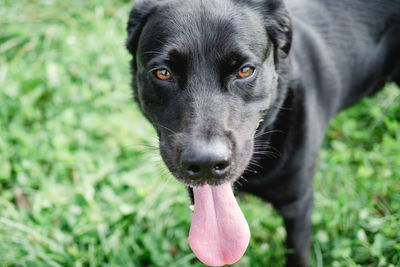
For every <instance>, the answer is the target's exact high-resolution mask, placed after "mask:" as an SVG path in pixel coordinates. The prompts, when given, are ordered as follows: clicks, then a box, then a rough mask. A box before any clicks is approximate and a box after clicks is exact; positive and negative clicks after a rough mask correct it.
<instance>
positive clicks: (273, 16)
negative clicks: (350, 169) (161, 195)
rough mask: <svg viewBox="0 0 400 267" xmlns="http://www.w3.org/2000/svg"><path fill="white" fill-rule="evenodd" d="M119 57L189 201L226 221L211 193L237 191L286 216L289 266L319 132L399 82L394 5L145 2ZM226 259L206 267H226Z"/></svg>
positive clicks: (301, 252) (305, 215)
mask: <svg viewBox="0 0 400 267" xmlns="http://www.w3.org/2000/svg"><path fill="white" fill-rule="evenodd" d="M127 48H128V50H129V51H130V53H131V54H132V55H133V60H132V61H131V68H132V76H133V80H132V81H133V82H132V85H133V89H134V96H135V99H136V101H137V102H138V103H139V106H140V108H141V110H142V111H143V113H144V115H145V116H146V117H147V118H148V119H149V120H150V122H151V123H152V124H153V125H154V127H155V129H156V130H157V133H158V136H159V139H160V151H161V155H162V157H163V160H164V161H165V163H166V165H167V166H168V168H169V169H170V171H171V172H172V173H173V174H174V176H175V177H176V178H177V179H179V180H180V181H182V182H183V183H185V184H186V185H188V186H189V191H190V192H191V195H192V200H193V190H192V188H195V192H194V193H195V194H194V195H195V197H194V201H195V204H197V201H208V200H210V199H213V201H214V206H215V211H213V212H214V213H218V212H220V210H219V209H221V210H223V211H224V212H225V211H226V210H224V207H220V206H224V205H225V204H224V203H223V201H224V199H223V198H225V194H228V193H227V191H226V190H227V189H226V188H225V189H223V190H222V189H221V190H220V189H218V188H220V187H219V186H217V185H221V184H222V185H225V184H229V185H230V183H233V182H235V181H236V182H240V185H237V187H238V189H240V190H244V191H246V192H250V193H252V194H255V195H257V196H259V197H261V198H262V199H264V200H266V201H270V202H271V203H272V204H273V205H274V207H275V208H276V209H277V211H278V212H279V213H280V214H281V215H282V216H283V218H284V222H285V226H286V230H287V241H286V243H287V247H288V248H291V249H292V251H293V253H290V254H288V255H287V265H288V266H308V264H309V249H310V235H311V222H310V215H311V210H312V202H313V193H312V186H311V183H312V176H313V172H314V166H315V161H316V156H317V153H318V150H319V147H320V144H321V141H322V139H323V137H324V132H325V129H326V127H327V125H328V123H329V121H330V119H331V118H332V117H333V116H334V115H335V114H336V113H337V112H338V111H339V110H341V109H344V108H346V107H348V106H350V105H352V104H353V103H355V102H356V101H358V100H360V99H361V98H362V97H364V96H368V95H371V94H374V93H376V92H377V91H379V90H380V89H381V88H383V87H384V85H385V83H386V82H388V81H395V82H396V83H398V84H399V83H400V0H374V1H373V0H370V1H365V0H364V1H363V0H338V1H328V0H325V1H324V0H313V1H310V0H298V1H295V0H293V1H290V0H288V1H287V3H286V5H285V4H284V2H283V0H144V1H140V2H138V3H137V4H135V6H134V8H133V10H132V12H131V14H130V18H129V23H128V40H127ZM278 152H279V157H277V156H274V154H278ZM250 161H252V162H253V163H254V164H253V165H254V166H257V167H255V169H256V170H255V171H256V172H252V171H251V170H249V169H247V167H248V165H249V163H250ZM240 178H243V179H240ZM349 178H350V177H349ZM238 179H239V180H238ZM210 186H213V187H210ZM206 187H207V189H204V190H203V189H198V190H199V191H198V192H197V193H196V188H206ZM221 187H222V186H221ZM229 187H230V186H229ZM228 191H229V190H228ZM196 194H197V196H196ZM219 194H221V195H222V194H224V197H222V200H217V198H218V197H219ZM205 195H207V196H205ZM226 198H227V199H228V198H229V201H230V200H231V197H230V196H227V197H226ZM218 201H221V202H218ZM199 205H200V204H199ZM201 205H203V206H202V208H205V209H207V207H204V205H207V204H204V203H201ZM233 205H234V204H233ZM196 209H197V208H196V206H195V215H196ZM199 209H200V208H199ZM199 212H200V211H199ZM221 214H224V213H221ZM199 216H200V215H199ZM204 216H205V215H204V214H202V215H201V216H200V217H201V219H204ZM229 216H231V215H229ZM217 217H218V214H217ZM221 217H224V216H222V215H221ZM239 217H240V216H239V215H237V214H236V213H235V215H232V218H239ZM230 218H231V217H230ZM201 219H199V220H201ZM223 219H224V218H219V219H217V220H223ZM207 220H208V219H207ZM196 223H197V222H196ZM201 223H203V224H206V223H207V222H198V223H197V224H196V225H197V226H199V225H200V226H199V227H202V226H201V225H202V224H201ZM217 223H218V222H217ZM197 226H196V227H197ZM233 226H234V227H237V229H239V230H238V233H239V234H238V236H239V237H238V238H239V239H240V238H242V239H245V238H247V236H246V231H245V228H243V227H242V226H241V225H240V226H239V225H236V224H235V223H233ZM233 226H232V225H230V226H229V225H228V226H226V225H225V224H223V225H222V223H221V225H218V227H220V228H219V229H220V231H223V230H224V229H230V228H229V227H231V228H232V227H233ZM221 227H222V228H221ZM224 227H226V228H224ZM192 228H193V225H192ZM211 228H212V226H211ZM211 228H207V229H208V230H205V231H204V232H203V233H205V234H207V233H208V232H207V231H211V230H212V229H211ZM210 229H211V230H210ZM221 229H222V230H221ZM243 229H244V230H243ZM242 230H243V231H242ZM194 231H195V230H193V232H194ZM241 231H242V232H241ZM191 232H192V229H191ZM220 234H221V233H220ZM221 235H222V237H221V236H220V238H222V239H224V238H228V237H230V235H235V233H233V232H232V233H224V235H223V234H221ZM243 236H244V237H243ZM189 239H190V238H189ZM194 239H195V238H192V243H193V244H194V243H196V241H198V240H194ZM201 242H202V241H201ZM201 242H200V243H201ZM221 242H222V241H221ZM229 242H235V241H232V240H231V241H229ZM229 242H227V243H229ZM192 243H191V245H192V248H193V249H194V251H195V247H196V245H193V244H192ZM197 245H199V244H197ZM200 245H201V244H200ZM219 245H221V243H219ZM223 245H226V244H223ZM206 246H209V247H208V249H209V250H212V249H213V248H214V247H213V245H210V244H209V243H207V244H206ZM235 246H240V245H238V244H236V243H235V244H234V245H233V247H230V248H226V250H228V251H229V249H233V250H234V249H235V248H234V247H235ZM245 246H247V244H245ZM195 252H196V251H195ZM198 253H199V252H198ZM210 253H212V252H210ZM224 253H225V252H223V253H222V254H224ZM238 253H240V252H238ZM199 254H201V253H199ZM196 255H197V253H196ZM239 256H240V255H239ZM223 257H224V258H225V261H222V263H217V262H206V261H204V262H206V263H209V264H215V265H220V264H224V263H232V261H230V260H227V259H226V258H229V257H228V256H226V255H225V254H224V255H223ZM235 260H237V259H235Z"/></svg>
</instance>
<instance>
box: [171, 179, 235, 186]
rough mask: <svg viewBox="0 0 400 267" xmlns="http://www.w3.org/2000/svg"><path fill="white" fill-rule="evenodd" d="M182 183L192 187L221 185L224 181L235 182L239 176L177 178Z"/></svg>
mask: <svg viewBox="0 0 400 267" xmlns="http://www.w3.org/2000/svg"><path fill="white" fill-rule="evenodd" d="M177 179H178V180H179V181H180V182H181V183H183V184H185V185H186V186H189V187H190V188H193V187H200V186H204V185H206V184H208V185H210V186H219V185H222V184H224V183H228V182H230V183H231V184H233V183H234V182H235V181H236V180H237V179H238V178H233V177H231V178H225V179H212V180H210V179H199V181H194V180H187V179H182V178H177Z"/></svg>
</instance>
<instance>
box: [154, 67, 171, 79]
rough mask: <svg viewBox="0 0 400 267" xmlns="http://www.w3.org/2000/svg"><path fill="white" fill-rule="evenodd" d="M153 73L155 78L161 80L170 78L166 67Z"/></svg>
mask: <svg viewBox="0 0 400 267" xmlns="http://www.w3.org/2000/svg"><path fill="white" fill-rule="evenodd" d="M154 75H156V77H157V79H159V80H162V81H166V80H170V79H171V78H172V75H171V73H170V72H169V71H167V70H166V69H158V70H156V71H155V72H154Z"/></svg>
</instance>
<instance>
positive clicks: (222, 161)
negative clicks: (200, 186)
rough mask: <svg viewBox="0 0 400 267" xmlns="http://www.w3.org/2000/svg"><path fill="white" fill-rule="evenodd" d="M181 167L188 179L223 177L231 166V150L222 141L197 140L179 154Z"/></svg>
mask: <svg viewBox="0 0 400 267" xmlns="http://www.w3.org/2000/svg"><path fill="white" fill-rule="evenodd" d="M180 163H181V168H182V170H183V171H184V173H186V175H187V177H188V178H189V179H197V178H201V179H218V178H223V177H224V176H225V175H226V174H227V173H228V171H229V169H230V167H231V151H230V149H229V148H228V147H227V146H226V145H225V144H224V143H222V142H219V141H214V142H208V143H205V142H199V143H194V144H191V145H190V146H188V147H187V148H186V149H185V150H184V151H183V153H182V155H181V162H180Z"/></svg>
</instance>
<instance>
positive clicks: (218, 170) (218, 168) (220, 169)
mask: <svg viewBox="0 0 400 267" xmlns="http://www.w3.org/2000/svg"><path fill="white" fill-rule="evenodd" d="M228 169H229V162H228V161H222V162H218V163H216V164H214V166H213V168H212V172H213V173H214V174H216V175H223V174H225V173H226V172H227V171H228Z"/></svg>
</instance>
